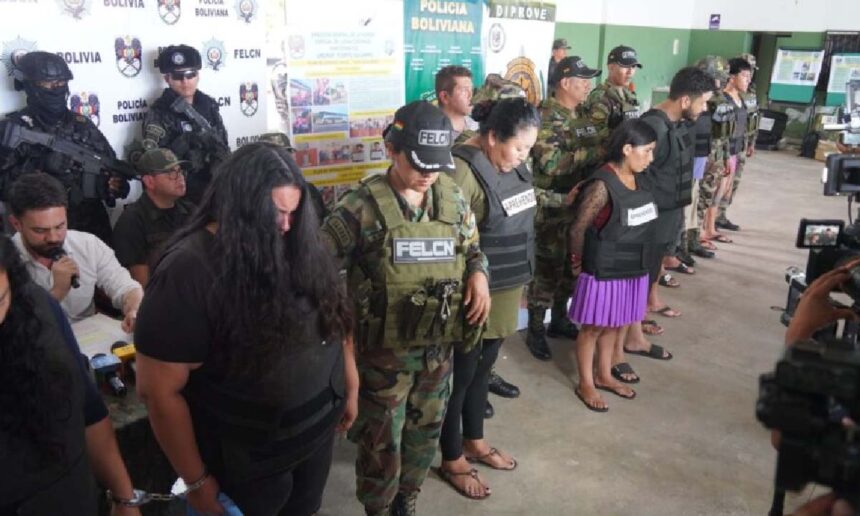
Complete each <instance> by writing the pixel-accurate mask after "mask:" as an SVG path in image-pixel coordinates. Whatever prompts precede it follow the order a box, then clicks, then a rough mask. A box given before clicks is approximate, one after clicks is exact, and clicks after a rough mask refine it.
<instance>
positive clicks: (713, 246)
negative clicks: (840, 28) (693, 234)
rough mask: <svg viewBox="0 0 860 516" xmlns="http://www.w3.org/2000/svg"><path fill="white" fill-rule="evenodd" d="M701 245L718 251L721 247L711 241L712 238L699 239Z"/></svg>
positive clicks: (709, 249)
mask: <svg viewBox="0 0 860 516" xmlns="http://www.w3.org/2000/svg"><path fill="white" fill-rule="evenodd" d="M699 245H701V246H702V247H704V248H705V249H707V250H708V251H716V250H718V249H719V248H718V247H717V246H715V245H714V244H712V243H711V241H710V240H699Z"/></svg>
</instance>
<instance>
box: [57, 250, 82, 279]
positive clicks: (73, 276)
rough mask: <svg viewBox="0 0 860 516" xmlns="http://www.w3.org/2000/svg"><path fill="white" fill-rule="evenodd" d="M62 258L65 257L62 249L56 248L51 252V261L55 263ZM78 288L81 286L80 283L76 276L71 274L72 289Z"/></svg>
mask: <svg viewBox="0 0 860 516" xmlns="http://www.w3.org/2000/svg"><path fill="white" fill-rule="evenodd" d="M63 256H66V250H65V249H63V248H62V247H58V248H56V249H54V250H53V251H51V260H53V261H55V262H56V261H57V260H59V259H60V258H62V257H63ZM80 286H81V282H80V280H79V279H78V275H77V274H73V275H72V288H78V287H80Z"/></svg>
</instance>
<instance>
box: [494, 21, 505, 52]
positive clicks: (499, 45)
mask: <svg viewBox="0 0 860 516" xmlns="http://www.w3.org/2000/svg"><path fill="white" fill-rule="evenodd" d="M505 39H506V36H505V29H504V28H502V26H501V24H498V23H494V24H493V25H491V26H490V50H492V51H493V52H497V53H498V52H501V51H502V49H503V48H505Z"/></svg>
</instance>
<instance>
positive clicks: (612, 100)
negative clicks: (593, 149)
mask: <svg viewBox="0 0 860 516" xmlns="http://www.w3.org/2000/svg"><path fill="white" fill-rule="evenodd" d="M606 63H607V65H606V66H607V69H608V70H609V74H608V76H607V77H606V82H604V83H603V84H601V85H600V86H598V87H597V88H595V89H594V91H592V92H591V95H589V96H588V100H586V101H585V106H584V109H585V111H586V112H587V113H588V115H589V117H591V121H592V122H594V123H595V124H597V125H601V126H606V127H607V128H608V129H609V131H607V132H605V136H606V137H607V138H608V137H609V133H611V132H612V130H613V129H615V128H616V127H618V125H619V124H620V123H621V122H622V121H624V120H627V119H630V118H639V114H640V113H639V100H638V99H637V98H636V93H635V92H634V91H633V90H631V89H630V81H632V80H633V76H634V75H635V74H636V69H637V68H642V64H641V63H640V62H639V58H638V57H637V56H636V50H634V49H632V48H630V47H627V46H624V45H621V46H618V47H615V48H613V49H612V50H611V51H610V52H609V57H608V58H607V60H606Z"/></svg>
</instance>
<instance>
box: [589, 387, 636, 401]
mask: <svg viewBox="0 0 860 516" xmlns="http://www.w3.org/2000/svg"><path fill="white" fill-rule="evenodd" d="M594 388H595V389H598V390H601V391H606V392H611V393H612V394H614V395H616V396H618V397H619V398H624V399H625V400H632V399H634V398H636V391H634V390H633V389H630V390H631V391H633V394H631V395H630V396H625V395H623V394H621V392H619V391H616V390H615V389H613V388H612V387H607V386H605V385H597V384H595V385H594Z"/></svg>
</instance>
